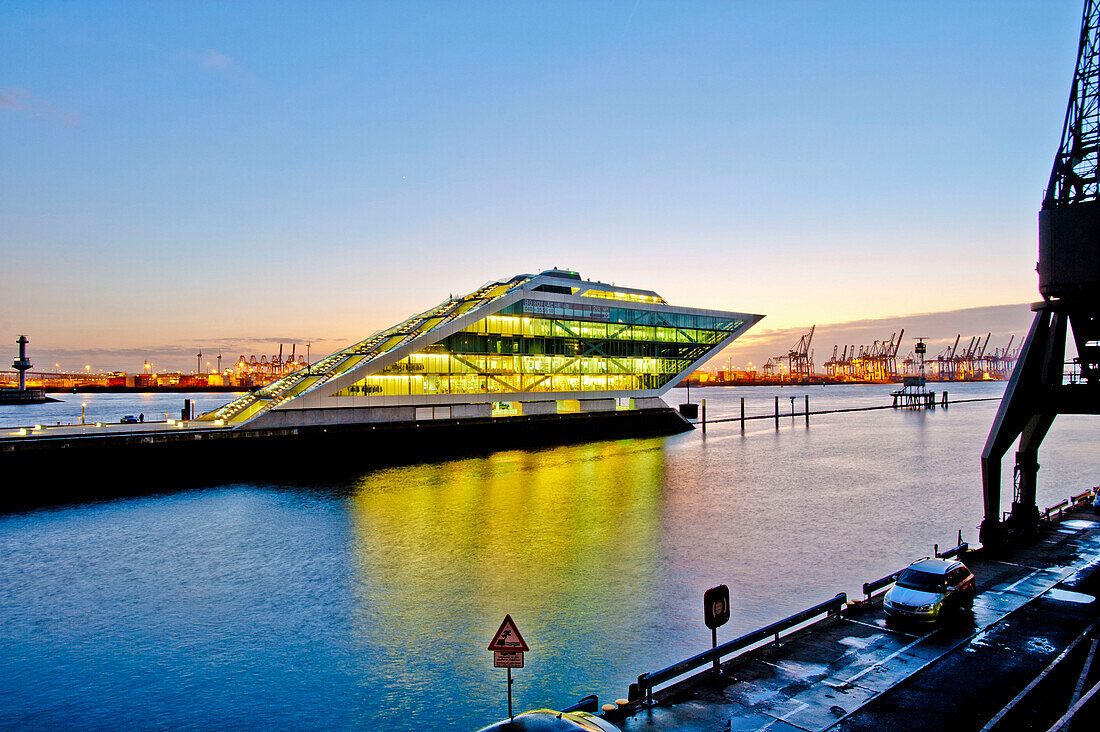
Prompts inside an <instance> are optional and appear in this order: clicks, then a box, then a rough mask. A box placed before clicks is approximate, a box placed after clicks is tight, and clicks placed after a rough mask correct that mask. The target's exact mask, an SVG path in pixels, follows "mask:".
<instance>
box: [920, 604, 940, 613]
mask: <svg viewBox="0 0 1100 732" xmlns="http://www.w3.org/2000/svg"><path fill="white" fill-rule="evenodd" d="M934 607H936V606H935V605H921V606H920V607H918V608H917V612H921V613H926V612H930V611H931V610H932V608H934Z"/></svg>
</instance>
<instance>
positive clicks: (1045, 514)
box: [1043, 500, 1069, 521]
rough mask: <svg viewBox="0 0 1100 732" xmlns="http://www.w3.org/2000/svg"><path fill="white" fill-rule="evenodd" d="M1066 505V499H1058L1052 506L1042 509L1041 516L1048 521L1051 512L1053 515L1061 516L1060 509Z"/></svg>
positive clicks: (1067, 503)
mask: <svg viewBox="0 0 1100 732" xmlns="http://www.w3.org/2000/svg"><path fill="white" fill-rule="evenodd" d="M1068 505H1069V501H1068V500H1065V501H1059V502H1058V503H1055V504H1054V505H1053V506H1051V507H1050V508H1048V509H1047V510H1045V511H1043V518H1044V519H1046V520H1047V521H1050V517H1051V515H1052V514H1053V515H1055V516H1061V515H1062V509H1064V508H1065V507H1066V506H1068Z"/></svg>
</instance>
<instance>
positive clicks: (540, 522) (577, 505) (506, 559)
mask: <svg viewBox="0 0 1100 732" xmlns="http://www.w3.org/2000/svg"><path fill="white" fill-rule="evenodd" d="M664 470H665V465H664V453H663V451H662V449H661V441H660V440H659V439H658V440H623V441H618V442H602V443H591V444H586V445H577V446H567V447H557V448H552V449H547V450H540V451H512V452H502V453H496V454H493V455H489V456H486V457H479V458H471V459H465V460H458V461H454V462H448V463H442V464H433V465H416V466H408V467H400V468H394V469H390V470H384V471H379V472H376V473H372V474H370V475H368V476H366V477H364V478H363V479H362V480H361V481H360V482H359V484H358V485H357V486H356V489H355V491H354V493H353V495H352V497H351V499H350V501H351V506H352V508H351V511H350V514H351V520H352V523H353V532H352V535H353V537H354V547H353V554H354V558H355V561H356V564H357V570H358V573H359V582H360V597H359V601H360V611H361V613H362V614H361V620H362V621H363V623H364V627H363V631H364V635H366V636H372V638H371V639H370V641H369V643H370V644H371V645H372V646H377V645H378V644H381V645H384V646H386V647H388V648H389V649H390V650H391V651H392V652H393V653H394V654H396V655H402V654H405V655H407V654H408V653H409V652H410V649H411V648H416V647H419V648H421V649H423V650H429V649H430V650H431V651H432V652H433V653H437V654H438V653H444V654H446V653H447V651H446V650H444V649H446V648H447V644H446V643H440V641H441V640H448V639H454V640H455V641H456V642H457V643H460V644H461V646H462V647H463V649H464V650H461V651H455V653H456V654H458V655H465V656H469V655H470V653H476V654H478V657H481V656H485V657H486V658H488V654H486V652H485V650H484V646H485V645H487V644H488V642H489V640H490V638H489V636H490V635H491V634H492V632H493V630H495V629H496V626H497V625H498V624H499V623H500V620H501V619H502V618H503V616H504V614H505V613H508V612H510V613H512V614H513V616H514V617H515V618H516V621H517V623H518V624H519V626H520V630H521V632H522V633H523V634H524V636H525V637H526V639H527V641H528V643H530V644H531V646H532V649H534V648H535V647H536V646H541V647H542V649H546V648H547V647H548V646H550V647H553V646H555V645H563V644H564V645H568V644H570V643H573V642H575V641H576V640H577V639H576V629H577V628H580V627H582V626H584V627H585V630H584V635H585V636H588V635H590V634H592V633H593V629H592V626H593V625H594V624H595V625H597V626H599V625H601V624H602V623H603V622H608V623H611V622H614V621H613V620H611V619H609V620H607V621H603V619H602V618H601V617H600V613H601V612H602V613H604V614H605V615H608V614H607V613H606V611H608V610H612V611H613V610H615V609H616V608H621V607H622V604H623V597H624V595H625V596H626V597H628V598H632V599H630V600H628V602H635V601H638V600H639V598H637V597H636V595H637V593H638V592H639V588H642V587H651V586H652V583H653V578H654V574H655V573H656V572H659V571H660V570H659V569H658V567H659V565H660V562H658V561H657V554H658V553H659V546H658V544H659V533H660V526H659V515H660V511H659V502H660V499H661V493H662V486H663V481H664ZM440 598H445V600H444V601H441V600H440ZM647 599H648V596H647V598H642V599H641V601H643V602H644V601H645V600H647ZM628 610H629V609H628ZM614 615H615V613H611V614H609V615H608V618H613V617H614ZM571 634H572V635H571ZM482 636H485V637H484V639H482ZM582 640H583V639H582ZM482 641H484V642H482ZM379 650H381V649H379ZM467 650H469V653H467ZM533 655H534V654H532V656H533ZM440 660H442V661H444V662H446V659H440ZM454 662H455V663H456V664H458V665H462V664H463V663H464V662H463V661H458V660H455V661H454Z"/></svg>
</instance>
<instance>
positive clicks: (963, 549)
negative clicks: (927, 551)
mask: <svg viewBox="0 0 1100 732" xmlns="http://www.w3.org/2000/svg"><path fill="white" fill-rule="evenodd" d="M968 551H970V544H968V543H967V542H965V541H964V542H963V543H962V544H959V545H958V546H957V547H954V548H953V549H948V550H947V551H945V552H936V557H937V558H938V559H950V558H951V557H957V556H959V555H960V554H966V553H967V552H968Z"/></svg>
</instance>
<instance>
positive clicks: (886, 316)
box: [0, 0, 1081, 371]
mask: <svg viewBox="0 0 1100 732" xmlns="http://www.w3.org/2000/svg"><path fill="white" fill-rule="evenodd" d="M1080 14H1081V2H1080V0H1047V1H1045V2H1041V3H1037V2H1034V1H1033V0H1027V1H1021V2H1016V1H1014V0H997V1H996V2H992V1H985V0H969V1H968V2H965V3H960V2H957V0H952V1H950V2H948V1H942V2H937V1H934V0H922V2H917V3H900V2H882V1H881V0H877V1H875V2H857V1H855V0H851V1H843V0H836V1H833V2H825V1H823V0H822V1H815V0H797V1H796V0H791V1H790V2H785V1H783V0H766V1H765V0H760V1H758V2H757V1H749V0H743V1H730V0H726V1H725V2H705V1H699V2H656V1H654V0H625V1H624V2H599V1H597V0H587V1H583V2H582V1H580V0H577V1H575V2H541V3H533V2H531V3H527V2H504V1H502V2H400V3H393V2H355V3H342V2H299V3H290V2H233V3H225V2H197V1H189V2H143V3H123V2H119V3H109V2H94V1H92V0H88V1H85V2H51V1H50V0H37V1H35V2H19V1H18V0H8V1H7V2H5V3H3V4H2V5H0V262H2V267H0V271H2V285H0V341H2V342H4V343H8V342H10V344H11V345H10V346H9V347H7V348H4V347H3V346H0V354H2V353H7V352H10V353H11V355H14V351H15V346H14V340H15V338H16V336H17V335H18V334H20V333H26V334H27V335H28V336H29V338H30V340H31V346H30V352H31V358H32V360H33V361H35V362H36V366H38V367H42V368H45V367H48V366H52V363H47V362H53V361H57V362H60V363H61V364H62V367H63V368H65V367H69V368H77V369H79V368H82V365H83V364H85V363H89V362H94V365H95V368H97V369H98V368H103V369H104V370H110V369H116V368H117V369H127V370H130V371H138V370H140V369H141V364H142V361H143V360H146V359H148V360H150V361H152V362H154V363H156V364H157V365H158V368H160V367H170V368H188V367H190V368H193V367H194V363H195V359H194V353H195V352H196V351H197V350H203V351H204V352H206V353H210V352H213V351H222V352H224V354H225V355H226V357H227V358H230V359H235V358H236V356H238V355H240V354H241V353H261V352H263V353H267V354H271V353H273V352H275V351H276V350H277V348H278V344H279V343H284V344H286V347H287V350H289V347H290V344H291V343H297V344H298V346H297V347H298V349H299V350H302V349H303V348H304V344H305V343H307V342H308V343H311V344H312V346H311V348H312V353H314V354H323V353H328V352H331V351H333V350H336V349H338V348H340V347H342V346H345V345H348V344H350V343H352V342H354V341H357V340H359V339H361V338H362V337H364V336H366V335H367V334H369V333H371V332H373V331H375V330H377V329H379V328H382V327H386V326H388V325H391V324H393V323H396V322H398V321H400V320H402V319H404V318H405V317H407V316H408V315H410V314H412V313H415V312H420V311H423V310H425V309H428V308H429V307H431V306H433V305H435V304H436V303H438V302H440V301H442V300H443V299H445V298H446V297H447V296H448V295H449V294H450V293H459V292H468V291H470V290H473V289H475V288H476V287H477V286H479V285H480V284H482V283H484V282H486V281H488V280H494V279H501V278H506V277H509V276H511V275H514V274H517V273H522V272H538V271H541V270H543V269H548V268H551V267H565V268H569V269H573V270H577V271H579V272H580V273H581V275H582V276H584V277H586V278H592V279H597V280H602V281H605V282H616V283H618V284H620V285H627V286H632V287H640V288H645V289H653V290H656V291H658V292H659V293H661V294H662V295H663V296H664V297H665V298H666V299H667V300H668V301H669V302H671V303H674V304H677V305H685V306H695V307H703V308H712V309H720V310H732V311H738V312H752V313H763V314H766V315H767V318H766V319H765V320H764V321H762V323H761V324H760V325H758V326H756V329H757V330H756V332H755V333H754V334H752V335H750V336H746V337H745V338H744V339H743V340H742V341H739V342H738V345H737V346H735V347H734V349H733V350H732V352H731V353H730V354H724V355H723V358H725V356H726V355H729V356H730V357H731V358H732V359H733V361H734V362H738V361H743V360H746V359H750V355H751V354H750V351H751V350H752V349H753V348H761V349H763V348H764V347H765V346H764V343H763V340H766V339H768V338H776V337H777V336H776V334H781V335H782V334H787V335H793V336H794V337H793V339H792V340H791V343H789V344H787V345H784V346H783V347H782V348H780V349H779V352H783V351H785V350H786V349H787V348H789V347H790V346H793V345H794V341H796V340H797V334H798V333H800V332H801V331H804V330H806V329H808V327H809V325H811V324H814V323H817V324H819V328H820V327H821V324H851V323H861V322H865V321H874V322H876V323H878V324H880V325H881V327H882V330H883V333H882V335H877V336H874V337H876V338H882V337H888V336H889V334H890V331H891V330H897V329H900V327H902V325H901V318H902V317H903V316H911V315H914V314H922V313H934V312H943V311H953V312H955V313H956V314H955V316H954V317H953V319H952V318H949V319H948V320H947V321H944V320H942V319H941V325H943V327H944V328H945V329H946V330H947V331H950V332H941V333H922V334H919V335H925V336H929V337H935V338H951V339H953V338H954V336H955V331H962V332H964V334H965V333H970V334H971V335H973V334H977V333H982V334H984V333H985V332H987V331H990V330H992V329H993V325H992V324H985V323H983V322H982V320H981V319H982V318H983V317H987V316H989V314H990V313H989V312H987V311H984V310H982V308H988V307H992V306H1012V307H1013V308H1015V309H1014V310H1011V312H1013V313H1017V316H1014V317H1017V319H1018V320H1020V321H1021V322H1022V323H1023V325H1021V326H1019V327H1020V328H1026V324H1027V321H1028V319H1029V317H1030V316H1029V314H1028V312H1027V308H1026V306H1025V305H1023V303H1027V302H1029V301H1032V300H1037V299H1039V294H1038V290H1037V279H1036V275H1035V271H1034V267H1035V261H1036V259H1037V238H1036V213H1037V210H1038V207H1039V203H1040V201H1041V196H1042V191H1043V188H1044V186H1045V184H1046V181H1047V178H1048V177H1049V175H1050V169H1051V164H1052V162H1053V159H1054V154H1055V151H1056V148H1057V145H1058V138H1059V135H1060V132H1061V127H1062V119H1063V116H1064V114H1065V106H1066V100H1067V96H1068V91H1069V84H1070V81H1071V78H1072V74H1073V65H1074V60H1075V54H1076V46H1077V35H1078V31H1079V26H1080ZM987 319H988V317H987ZM895 322H896V323H897V325H896V327H895V326H894V325H893V324H894V323H895ZM948 322H950V327H948V325H946V323H948ZM876 327H877V326H876ZM876 332H877V331H876ZM914 335H917V334H914ZM838 337H840V336H839V335H838ZM871 340H873V338H868V339H867V340H866V343H868V344H869V343H870V342H871ZM995 340H996V339H995ZM754 341H755V344H756V345H755V346H754V345H753V343H754ZM834 342H840V341H834ZM1017 342H1018V341H1017ZM768 347H771V346H770V345H769V346H768ZM819 347H820V348H823V349H824V348H828V349H829V350H831V342H830V343H825V342H821V345H820V346H819ZM738 349H740V351H739V350H738ZM821 352H822V351H818V353H819V354H820V353H821ZM36 354H37V355H36ZM230 354H232V355H230ZM750 360H751V359H750ZM818 360H819V361H820V360H822V359H821V358H820V357H819V359H818Z"/></svg>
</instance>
